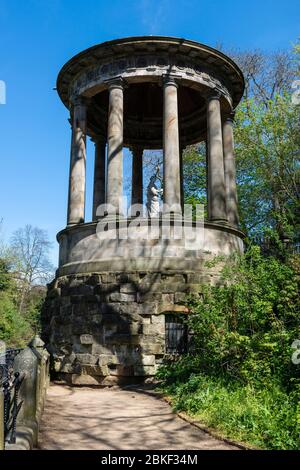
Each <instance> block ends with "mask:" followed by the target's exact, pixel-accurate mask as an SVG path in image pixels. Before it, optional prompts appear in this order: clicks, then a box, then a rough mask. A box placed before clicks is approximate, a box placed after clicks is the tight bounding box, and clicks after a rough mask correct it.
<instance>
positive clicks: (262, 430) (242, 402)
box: [159, 247, 300, 449]
mask: <svg viewBox="0 0 300 470" xmlns="http://www.w3.org/2000/svg"><path fill="white" fill-rule="evenodd" d="M299 271H300V270H299V256H293V257H291V258H290V259H289V261H288V262H287V263H286V264H283V263H281V262H280V261H278V260H277V259H275V258H272V257H268V258H265V257H263V256H262V255H261V254H260V250H259V248H258V247H252V248H250V249H249V250H248V252H247V253H246V254H245V255H244V256H241V257H235V258H234V259H233V258H232V259H231V260H229V261H228V262H227V263H226V264H225V267H224V268H223V271H222V274H221V279H220V283H219V285H217V286H204V287H203V291H202V295H201V297H200V298H199V297H197V298H196V297H192V298H190V299H188V304H189V306H190V310H191V314H190V315H189V320H188V324H189V329H190V332H191V333H192V341H191V345H190V353H191V354H190V355H189V356H187V357H183V358H181V359H179V361H178V362H176V363H170V364H168V365H166V366H164V367H162V368H161V370H160V371H159V377H160V378H161V379H162V380H163V384H162V386H163V388H164V390H165V392H166V393H168V394H170V395H171V396H173V398H174V403H175V406H176V407H177V408H179V409H182V410H186V411H187V412H189V413H192V414H194V415H196V416H198V417H200V418H201V419H202V420H204V421H205V422H206V423H207V424H208V425H211V426H215V427H217V428H218V429H219V430H221V431H222V432H224V433H225V434H226V435H230V436H232V437H235V438H238V439H243V440H245V441H247V442H251V443H253V444H255V445H258V446H261V447H265V448H270V449H278V448H282V449H289V448H297V447H299V444H300V442H299V427H300V416H299V415H300V406H299V403H300V365H295V364H293V363H292V361H291V356H292V352H293V351H292V349H291V345H292V342H293V341H294V340H295V339H300V329H299V312H300V308H299V307H300V304H299V292H298V284H299ZM297 416H298V422H297Z"/></svg>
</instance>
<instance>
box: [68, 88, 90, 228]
mask: <svg viewBox="0 0 300 470" xmlns="http://www.w3.org/2000/svg"><path fill="white" fill-rule="evenodd" d="M72 112H73V118H72V119H71V123H72V144H71V158H70V176H69V197H68V220H67V224H68V225H74V224H80V223H83V222H84V212H85V167H86V101H85V100H84V99H83V98H81V97H77V98H76V99H75V100H74V103H73V105H72Z"/></svg>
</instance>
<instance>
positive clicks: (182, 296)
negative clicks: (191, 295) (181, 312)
mask: <svg viewBox="0 0 300 470" xmlns="http://www.w3.org/2000/svg"><path fill="white" fill-rule="evenodd" d="M185 300H186V294H185V293H183V292H175V294H174V301H175V303H179V302H184V301H185Z"/></svg>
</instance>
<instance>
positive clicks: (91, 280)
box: [86, 274, 101, 286]
mask: <svg viewBox="0 0 300 470" xmlns="http://www.w3.org/2000/svg"><path fill="white" fill-rule="evenodd" d="M86 283H87V284H88V285H91V286H96V285H97V284H100V283H101V276H100V275H99V274H92V275H91V276H88V278H87V280H86Z"/></svg>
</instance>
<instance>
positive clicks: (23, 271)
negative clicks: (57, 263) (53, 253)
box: [11, 225, 53, 311]
mask: <svg viewBox="0 0 300 470" xmlns="http://www.w3.org/2000/svg"><path fill="white" fill-rule="evenodd" d="M50 247H51V243H50V242H49V240H48V236H47V233H46V232H45V231H44V230H41V229H39V228H37V227H32V226H31V225H26V226H25V227H24V228H20V229H18V230H17V231H16V232H14V234H13V236H12V240H11V248H12V250H13V253H14V269H15V271H16V273H18V278H19V279H18V282H19V285H20V293H21V295H20V304H19V309H20V311H22V310H23V308H24V303H25V300H26V296H27V295H28V294H29V292H30V289H31V287H32V286H33V285H35V284H38V283H39V284H46V283H47V282H49V280H50V279H51V278H52V277H53V266H52V265H51V263H50V261H49V258H48V255H49V250H50Z"/></svg>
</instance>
